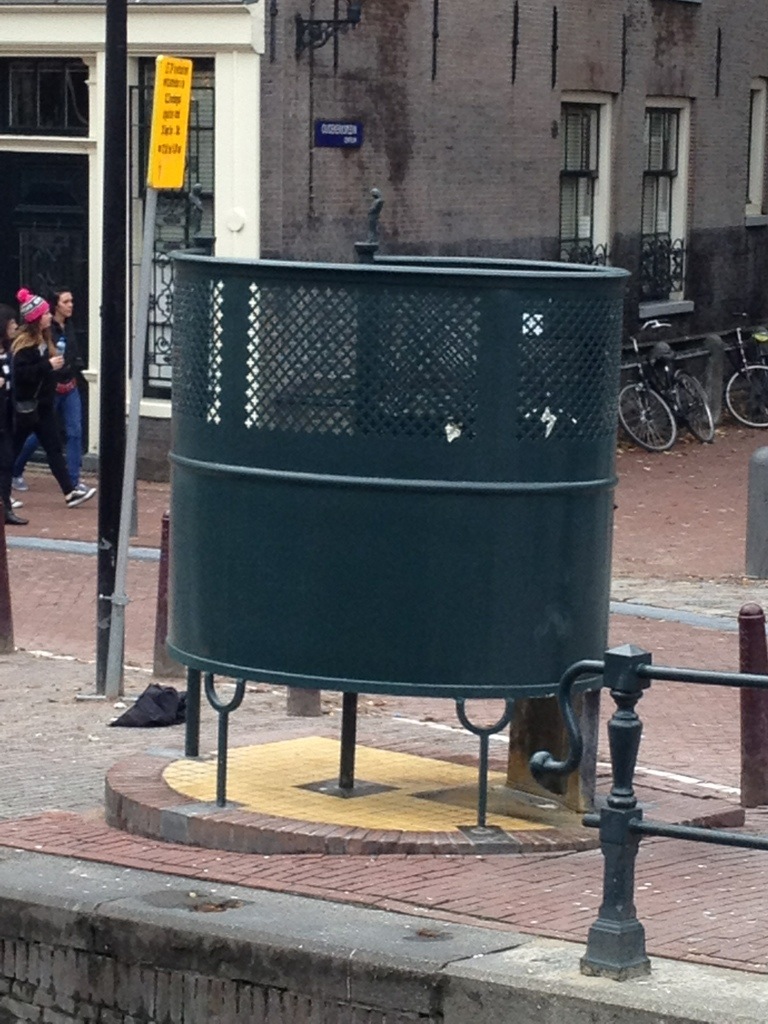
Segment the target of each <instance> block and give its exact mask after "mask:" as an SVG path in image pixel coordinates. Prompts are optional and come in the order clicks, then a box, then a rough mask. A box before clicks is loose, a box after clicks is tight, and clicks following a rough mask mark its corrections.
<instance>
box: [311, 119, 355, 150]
mask: <svg viewBox="0 0 768 1024" xmlns="http://www.w3.org/2000/svg"><path fill="white" fill-rule="evenodd" d="M362 144H363V125H362V123H361V122H360V121H315V145H316V146H333V147H338V148H343V149H359V147H360V146H361V145H362Z"/></svg>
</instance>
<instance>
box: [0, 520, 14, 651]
mask: <svg viewBox="0 0 768 1024" xmlns="http://www.w3.org/2000/svg"><path fill="white" fill-rule="evenodd" d="M15 650H16V647H15V645H14V642H13V611H12V609H11V581H10V577H9V576H8V547H7V545H6V541H5V523H4V522H0V654H12V653H13V652H14V651H15Z"/></svg>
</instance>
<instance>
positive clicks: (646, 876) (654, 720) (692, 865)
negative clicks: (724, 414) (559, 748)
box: [0, 429, 768, 971]
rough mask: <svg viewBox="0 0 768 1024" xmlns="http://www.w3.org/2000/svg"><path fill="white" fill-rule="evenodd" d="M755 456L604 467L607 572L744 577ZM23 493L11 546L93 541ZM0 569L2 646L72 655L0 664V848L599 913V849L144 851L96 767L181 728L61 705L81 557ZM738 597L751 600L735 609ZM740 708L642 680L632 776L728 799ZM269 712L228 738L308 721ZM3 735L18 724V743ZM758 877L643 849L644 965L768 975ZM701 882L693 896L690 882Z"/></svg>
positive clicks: (137, 581) (709, 634)
mask: <svg viewBox="0 0 768 1024" xmlns="http://www.w3.org/2000/svg"><path fill="white" fill-rule="evenodd" d="M763 441H764V439H763V437H762V435H761V434H759V433H758V432H749V431H746V430H744V431H741V430H735V429H730V430H727V431H721V432H720V435H719V436H718V439H717V443H716V444H715V445H713V446H710V447H702V446H698V445H695V446H694V445H681V446H679V447H678V448H676V449H675V450H673V452H672V453H670V454H669V455H664V456H658V457H657V456H650V455H646V454H644V453H638V452H635V451H632V450H624V451H622V452H620V455H619V460H618V467H619V474H620V485H619V488H618V505H619V507H618V509H617V517H616V535H615V558H614V571H615V573H616V574H618V575H623V576H632V577H635V578H638V577H644V576H645V577H654V578H659V579H662V580H663V579H673V580H674V579H677V580H683V579H686V578H694V579H697V580H713V581H717V582H729V583H733V582H736V581H739V580H741V576H742V571H743V545H744V509H745V495H746V471H747V465H748V459H749V455H750V453H751V451H753V450H754V449H755V448H756V447H759V446H760V445H761V444H762V443H763ZM717 456H720V457H717ZM31 482H32V490H31V491H30V492H29V493H28V494H26V495H24V499H25V513H26V512H28V513H29V515H30V518H31V519H32V522H31V524H30V526H29V527H27V528H25V529H24V530H23V531H22V530H14V531H12V532H11V531H9V536H12V537H19V536H23V535H25V534H26V535H29V536H44V537H60V538H63V537H67V538H71V539H80V540H94V539H95V534H96V506H95V504H93V505H91V506H84V507H83V508H81V509H78V510H73V511H68V510H65V509H62V508H60V497H59V496H58V495H57V493H56V490H55V486H54V485H53V482H52V481H51V480H50V478H49V477H48V476H47V475H46V474H44V473H41V474H37V473H35V474H34V475H33V476H32V478H31ZM166 495H167V490H166V489H165V488H164V487H163V485H157V484H154V485H142V486H141V487H140V495H139V500H140V513H139V522H140V527H141V534H140V536H139V538H138V539H137V541H136V543H138V544H142V545H145V546H154V545H156V544H157V542H158V538H159V526H160V516H161V514H162V511H163V510H164V508H165V505H166V501H167V497H166ZM9 566H10V574H11V584H12V591H13V605H14V621H15V627H16V639H17V644H18V646H19V647H20V648H23V649H25V650H48V651H55V652H56V653H58V654H70V655H72V656H74V657H76V658H77V660H75V661H60V660H52V659H44V658H30V657H29V655H26V654H24V653H19V654H17V655H13V656H7V657H5V658H0V704H1V705H2V710H3V716H2V719H3V722H4V723H5V729H4V733H5V737H4V740H5V742H4V757H3V761H4V774H5V775H6V786H5V787H4V790H5V802H4V803H3V804H2V805H0V814H2V820H0V843H2V844H3V845H8V846H19V847H24V848H28V849H42V850H45V851H46V852H52V853H59V854H61V855H67V856H79V857H85V858H91V859H101V860H108V861H110V862H114V863H117V864H124V865H126V866H136V867H139V866H141V867H152V866H154V867H156V868H159V867H162V868H163V870H166V871H167V870H169V869H170V870H173V871H174V872H178V873H179V874H182V875H185V876H189V877H200V878H206V879H211V880H213V879H219V880H221V881H237V882H239V883H244V884H250V885H257V886H264V887H266V888H278V889H280V888H282V889H285V890H286V891H297V892H303V893H306V894H309V895H315V896H318V897H320V898H326V899H336V900H341V901H345V900H353V901H356V902H358V901H359V902H365V903H368V904H369V905H373V906H382V907H388V908H389V909H393V908H394V909H406V908H407V909H408V910H409V911H410V912H413V911H414V910H415V911H416V912H421V913H425V914H426V913H430V914H432V913H438V914H440V915H445V916H446V918H447V919H450V920H456V919H461V920H468V919H471V920H474V921H480V922H482V923H484V924H486V925H488V926H496V927H513V928H517V929H520V930H527V931H532V932H537V933H540V934H547V935H556V936H562V937H569V938H576V939H583V937H584V934H585V931H586V927H587V926H588V924H589V922H590V921H591V920H592V918H593V917H594V914H595V910H596V906H597V902H599V885H600V875H601V866H600V858H599V855H597V854H596V853H595V852H588V853H578V854H562V855H549V856H541V855H537V856H535V857H533V856H527V855H520V856H515V857H489V856H478V857H475V858H471V861H470V860H468V858H466V857H465V858H450V857H445V858H433V857H429V856H421V857H399V856H392V855H390V856H387V857H386V858H384V857H382V858H378V859H377V858H368V857H344V858H338V857H336V858H334V857H330V856H323V855H320V856H311V855H310V856H279V857H271V858H259V859H258V860H257V861H256V863H254V858H253V857H251V856H248V855H242V854H241V855H238V854H216V853H214V852H212V851H203V850H198V849H194V848H189V847H177V846H174V845H173V844H160V843H156V842H153V841H151V840H146V839H140V838H138V837H133V836H129V835H125V834H122V833H117V832H115V831H114V830H109V829H107V827H106V826H105V825H104V823H103V816H102V814H101V810H100V805H101V790H102V786H103V778H104V772H105V770H106V768H107V767H108V766H109V765H110V764H112V763H113V762H114V761H116V760H117V759H118V758H119V757H121V756H124V755H127V754H130V753H132V752H136V753H138V752H139V751H141V750H144V749H146V748H147V747H148V746H150V745H155V746H157V745H158V744H160V745H162V746H166V745H171V746H175V747H176V748H177V749H178V748H179V747H180V744H181V739H180V736H179V730H170V731H164V732H163V733H162V734H155V733H153V734H152V735H151V736H150V735H146V734H144V733H141V734H137V733H134V732H133V731H129V730H109V729H107V728H106V722H107V721H108V720H109V718H110V717H112V716H113V715H114V714H116V711H115V710H114V709H113V708H112V707H111V706H105V705H104V704H94V703H90V702H87V703H83V702H76V701H75V700H74V696H75V692H77V691H79V690H86V691H87V690H88V689H89V688H90V687H91V686H92V673H93V666H92V665H89V664H88V662H89V661H90V660H91V659H92V657H93V632H94V627H93V621H94V615H95V559H93V558H91V557H89V556H82V555H58V554H57V555H52V554H50V553H47V554H41V553H32V552H30V551H28V550H22V549H19V548H14V549H12V550H11V552H10V556H9ZM153 574H154V575H153ZM154 579H156V566H153V565H151V564H146V563H142V564H132V566H131V575H130V578H129V587H128V590H129V594H130V596H131V598H132V604H131V605H129V608H128V614H127V634H128V636H127V657H128V660H129V661H132V662H134V663H135V664H136V665H137V666H143V667H145V668H146V666H148V665H149V664H150V662H151V652H152V642H153V633H154V592H153V587H154ZM748 594H749V585H747V587H746V589H745V599H749V597H748ZM737 610H738V609H736V608H734V609H733V614H734V615H735V613H736V611H737ZM627 641H632V642H634V643H638V644H641V645H644V646H647V647H648V648H649V649H651V650H653V652H654V660H655V661H656V662H665V663H668V664H688V665H693V666H698V667H701V666H703V665H706V666H708V667H712V668H723V669H727V668H735V667H736V656H737V651H736V638H735V636H734V635H733V634H726V633H721V632H717V631H713V630H705V629H699V628H693V627H691V626H686V625H681V624H679V623H670V622H652V621H649V620H646V619H638V618H633V617H628V616H613V617H612V621H611V643H620V642H627ZM146 679H147V675H146V672H141V671H136V672H134V673H130V674H129V686H130V687H131V688H132V689H134V690H137V689H139V688H141V686H142V685H143V683H144V682H145V681H146ZM57 688H58V689H57ZM737 700H738V697H737V695H735V694H733V693H731V692H730V691H726V690H716V689H714V688H707V687H703V688H697V690H696V698H695V700H693V699H692V697H691V694H690V692H689V691H687V690H686V691H684V690H682V689H681V688H680V686H676V685H673V684H663V683H655V684H654V685H653V687H652V688H651V690H650V692H649V693H648V694H646V696H645V697H644V698H643V701H642V703H641V706H640V711H641V714H642V716H643V719H644V723H645V734H644V740H643V747H642V750H641V772H640V773H639V775H638V780H639V781H642V782H644V783H645V784H649V785H652V786H656V787H661V788H662V789H665V790H666V791H668V792H671V791H672V790H689V791H691V792H696V793H701V792H702V791H703V790H702V787H701V786H700V785H699V783H700V782H706V783H710V784H712V785H714V786H715V787H720V788H716V789H715V790H713V791H712V792H713V794H714V795H716V796H721V795H723V794H724V793H726V794H727V793H728V792H730V791H732V790H733V789H734V788H735V787H736V786H737V785H738V752H737V740H738V731H737V713H736V712H737V709H736V703H737ZM324 704H325V711H326V713H327V715H328V717H330V716H331V715H332V714H333V713H334V711H335V705H334V699H333V698H332V697H328V698H326V699H325V701H324ZM283 706H284V699H283V695H282V693H281V692H280V691H279V690H273V689H272V688H270V687H263V688H261V689H259V688H255V691H254V692H253V693H252V694H249V697H248V699H247V700H246V702H245V704H244V706H243V708H242V709H241V712H239V713H238V714H240V715H242V717H241V718H240V719H238V718H237V716H235V717H234V718H233V742H235V743H236V742H237V741H238V738H239V737H240V736H242V737H245V736H248V737H249V738H252V737H253V736H254V735H259V733H260V731H262V730H264V729H265V728H266V726H267V725H268V720H271V721H272V723H273V726H274V724H275V723H278V722H279V723H280V728H281V729H284V730H285V731H286V732H288V733H290V734H293V735H299V734H307V733H308V732H311V731H312V729H313V721H312V720H295V719H293V720H292V719H286V718H285V717H284V715H283ZM364 710H365V712H366V714H368V715H370V716H372V717H375V718H376V719H378V720H380V722H381V723H382V725H383V723H384V722H387V721H389V723H390V724H391V725H392V727H393V728H394V727H395V726H397V725H401V726H402V725H404V724H406V720H412V721H413V723H414V725H413V726H412V728H413V729H421V730H426V729H429V728H432V727H434V726H437V725H441V724H442V725H447V724H449V723H452V722H453V718H454V713H453V708H452V706H451V705H450V704H449V703H448V702H442V701H435V702H427V701H418V700H412V701H410V702H406V701H397V700H393V699H390V698H376V700H372V701H370V702H368V703H366V704H365V707H364ZM18 722H24V723H25V728H24V729H19V728H17V727H16V726H15V723H18ZM315 724H316V723H315ZM52 725H53V729H52V728H51V726H52ZM378 727H380V726H377V728H378ZM205 728H206V730H207V732H206V734H205V735H206V737H207V739H206V741H205V742H206V743H208V744H209V745H212V736H213V728H214V723H213V722H211V721H210V720H209V719H207V720H206V725H205ZM302 730H303V733H302ZM451 741H452V742H453V735H452V734H451ZM414 742H418V734H417V738H416V739H415V740H414ZM493 750H494V757H495V759H496V761H495V763H496V764H498V763H499V758H502V763H503V748H502V749H501V750H500V749H499V746H498V745H494V747H493ZM470 754H471V752H470V751H469V750H468V752H467V756H470ZM600 756H601V758H604V757H605V753H604V752H601V755H600ZM40 764H45V765H46V771H45V772H40V771H39V767H38V766H39V765H40ZM676 774H683V775H689V776H691V781H689V782H680V781H678V780H677V779H676V778H675V777H674V776H675V775H676ZM25 812H26V814H25ZM750 823H751V825H752V826H753V827H755V828H757V829H759V830H761V831H763V832H768V828H766V821H765V818H764V816H763V815H762V813H761V812H755V813H752V814H751V815H750ZM766 871H768V857H766V856H765V855H764V854H761V853H752V852H747V851H740V850H728V849H722V848H717V847H703V846H692V845H690V844H683V843H680V842H676V841H672V840H651V841H645V842H644V843H643V845H642V848H641V855H640V858H639V862H638V895H637V901H638V909H639V914H640V917H641V919H642V920H643V922H644V924H645V925H646V929H647V931H648V938H649V948H650V949H651V951H652V952H654V953H656V954H659V955H667V956H673V957H682V958H686V959H698V960H705V961H709V962H717V963H725V964H728V965H729V966H741V967H744V968H746V969H750V970H761V971H764V970H766V966H767V965H768V937H766V935H765V931H764V928H763V927H762V923H763V922H764V920H765V917H766V909H767V908H766V906H765V898H766V897H765V895H764V894H765V893H766V892H767V891H768V888H767V887H766V884H765V883H766ZM705 879H706V881H707V883H708V884H706V885H703V884H702V881H703V880H705Z"/></svg>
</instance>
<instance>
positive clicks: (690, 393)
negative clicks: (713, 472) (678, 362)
mask: <svg viewBox="0 0 768 1024" xmlns="http://www.w3.org/2000/svg"><path fill="white" fill-rule="evenodd" d="M675 383H676V385H677V401H678V407H679V409H680V415H681V416H682V418H683V419H684V420H685V422H686V423H687V424H688V429H689V430H690V432H691V433H692V434H693V436H694V437H697V438H698V439H699V441H703V442H704V444H707V443H708V442H710V441H711V440H712V439H713V438H714V436H715V423H714V420H713V419H712V410H711V409H710V408H709V402H708V401H707V393H706V391H705V390H704V388H703V387H702V386H701V384H700V383H699V381H698V380H696V378H695V377H692V376H691V375H690V373H685V371H684V370H681V371H680V372H679V373H678V374H677V377H676V381H675Z"/></svg>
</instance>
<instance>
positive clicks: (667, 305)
mask: <svg viewBox="0 0 768 1024" xmlns="http://www.w3.org/2000/svg"><path fill="white" fill-rule="evenodd" d="M660 109H661V110H676V111H677V114H678V124H677V172H676V174H675V176H674V178H673V179H672V187H671V195H670V203H671V207H672V210H671V221H670V236H671V238H672V239H673V240H675V239H678V238H679V239H682V241H683V243H684V245H685V247H686V250H687V247H688V183H689V179H690V154H691V101H690V100H689V99H687V98H684V97H670V96H648V97H646V100H645V109H644V111H643V124H645V117H646V115H647V113H648V111H649V110H660ZM643 139H644V140H645V131H643ZM643 168H645V147H644V149H643ZM641 193H642V190H641ZM641 230H642V229H641ZM693 308H694V305H693V303H692V302H690V301H689V300H686V299H685V296H684V293H683V292H682V291H679V292H672V293H671V294H670V296H669V298H668V299H667V300H657V301H648V302H641V303H640V310H639V315H640V317H641V319H645V318H648V317H654V316H662V315H663V316H671V315H673V314H675V313H690V312H692V311H693Z"/></svg>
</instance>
